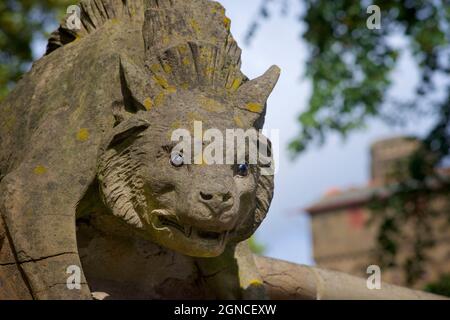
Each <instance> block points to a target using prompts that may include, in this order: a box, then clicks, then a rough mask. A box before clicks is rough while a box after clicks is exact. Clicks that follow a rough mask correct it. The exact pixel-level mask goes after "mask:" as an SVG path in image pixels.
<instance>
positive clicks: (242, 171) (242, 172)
mask: <svg viewBox="0 0 450 320" xmlns="http://www.w3.org/2000/svg"><path fill="white" fill-rule="evenodd" d="M237 174H238V175H239V176H241V177H246V176H247V175H248V164H246V163H244V164H240V165H239V166H238V167H237Z"/></svg>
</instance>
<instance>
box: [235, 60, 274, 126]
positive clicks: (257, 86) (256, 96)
mask: <svg viewBox="0 0 450 320" xmlns="http://www.w3.org/2000/svg"><path fill="white" fill-rule="evenodd" d="M280 72H281V71H280V68H278V67H277V66H272V67H270V68H269V70H267V71H266V73H264V74H263V75H262V76H260V77H259V78H256V79H254V80H251V81H248V82H246V83H244V84H243V85H242V86H241V87H240V88H239V90H238V114H239V116H240V117H243V119H244V120H248V121H245V122H247V123H248V124H250V125H251V126H253V127H255V128H257V129H260V128H262V126H263V124H264V117H265V115H266V103H267V99H268V98H269V96H270V94H271V93H272V90H273V89H274V87H275V85H276V84H277V82H278V79H279V78H280Z"/></svg>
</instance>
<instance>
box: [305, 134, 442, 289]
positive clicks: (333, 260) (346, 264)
mask: <svg viewBox="0 0 450 320" xmlns="http://www.w3.org/2000/svg"><path fill="white" fill-rule="evenodd" d="M418 147H419V141H418V140H417V139H415V138H412V137H398V138H392V139H388V140H383V141H379V142H376V143H374V144H373V145H372V147H371V181H370V182H369V183H368V185H367V186H363V187H360V188H353V189H349V190H345V191H340V190H331V191H330V192H328V193H327V194H326V195H325V196H324V197H323V198H322V199H320V200H319V201H318V202H316V203H314V204H312V205H311V206H310V207H309V208H307V209H306V211H307V212H308V213H309V214H310V216H311V221H312V232H313V245H314V249H313V250H314V258H315V261H316V263H317V265H318V266H322V267H325V268H329V269H334V270H338V271H343V272H346V273H350V274H354V275H357V276H363V277H366V276H367V274H366V270H367V267H368V266H370V265H373V264H376V265H378V264H379V259H378V255H377V243H378V242H377V236H378V230H379V223H377V222H375V223H367V222H368V221H369V220H370V219H371V218H373V215H374V214H375V213H374V212H373V211H372V210H371V209H370V206H369V204H370V202H371V201H372V199H373V197H374V195H379V194H383V192H384V193H385V194H386V192H385V191H386V189H387V187H388V186H391V185H393V184H395V183H398V182H399V180H404V179H407V178H408V170H407V167H408V165H407V164H408V159H409V157H410V156H411V155H412V154H413V153H414V151H415V150H417V148H418ZM444 174H448V172H447V171H446V172H444ZM449 203H450V197H445V196H437V197H435V198H433V201H432V204H431V206H432V207H433V209H434V210H448V206H449ZM448 216H450V215H447V217H448ZM447 219H448V218H447ZM375 221H377V220H375ZM449 226H450V224H449V223H448V221H446V220H445V219H444V218H442V217H439V218H436V219H434V218H433V220H432V228H433V232H435V234H436V236H435V237H436V243H435V246H434V247H433V248H432V249H431V250H430V251H429V252H428V254H429V259H428V260H427V261H428V262H427V263H426V265H425V270H426V272H425V273H424V274H423V275H421V277H420V279H419V280H418V281H417V282H416V284H415V287H417V288H423V286H424V285H425V284H428V283H430V282H431V281H435V280H436V279H437V278H438V277H439V276H440V275H441V274H443V273H448V272H450V241H449V240H450V227H449ZM402 228H404V230H406V231H408V228H409V229H411V226H403V227H402ZM406 234H408V232H406ZM411 243H412V241H408V237H407V236H406V237H405V238H404V239H402V241H401V242H400V246H399V255H398V261H399V262H401V261H402V259H404V258H405V257H406V256H407V255H408V253H410V252H411V250H413V249H414V248H412V246H411ZM378 253H379V252H378ZM382 281H385V282H388V283H394V284H399V285H405V284H406V278H405V272H404V269H403V268H401V267H395V268H389V269H385V268H382Z"/></svg>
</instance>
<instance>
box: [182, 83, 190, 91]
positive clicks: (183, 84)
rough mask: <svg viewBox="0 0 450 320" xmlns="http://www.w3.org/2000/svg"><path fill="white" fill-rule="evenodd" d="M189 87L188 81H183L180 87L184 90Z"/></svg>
mask: <svg viewBox="0 0 450 320" xmlns="http://www.w3.org/2000/svg"><path fill="white" fill-rule="evenodd" d="M189 87H190V84H189V82H184V83H182V84H181V88H183V89H184V90H187V89H189Z"/></svg>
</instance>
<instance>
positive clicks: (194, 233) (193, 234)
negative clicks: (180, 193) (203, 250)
mask: <svg viewBox="0 0 450 320" xmlns="http://www.w3.org/2000/svg"><path fill="white" fill-rule="evenodd" d="M158 220H159V222H160V223H161V225H163V226H165V227H171V228H173V229H176V230H178V231H180V232H181V233H183V234H184V235H185V236H186V237H187V238H194V239H201V240H207V241H208V240H209V241H217V242H220V243H222V242H223V241H224V240H225V239H226V237H227V234H228V232H221V233H219V232H213V231H205V230H200V229H197V228H195V227H192V226H183V225H181V224H179V223H178V222H176V221H174V220H172V219H169V218H168V217H166V216H162V215H158Z"/></svg>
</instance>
